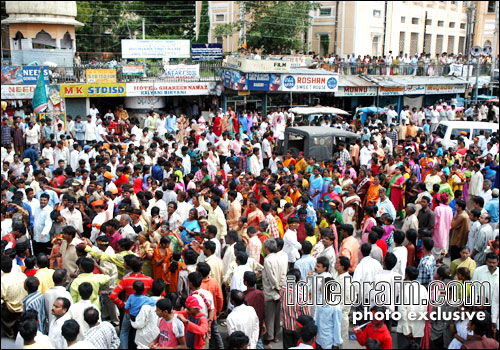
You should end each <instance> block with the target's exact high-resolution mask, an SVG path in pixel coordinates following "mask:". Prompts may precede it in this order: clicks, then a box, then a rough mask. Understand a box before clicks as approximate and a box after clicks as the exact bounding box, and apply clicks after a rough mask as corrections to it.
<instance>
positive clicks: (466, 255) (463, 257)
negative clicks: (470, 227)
mask: <svg viewBox="0 0 500 350" xmlns="http://www.w3.org/2000/svg"><path fill="white" fill-rule="evenodd" d="M461 267H466V268H468V269H469V271H470V273H471V275H472V274H473V273H474V270H475V269H476V262H475V261H474V259H472V258H471V257H470V250H469V248H467V247H463V248H462V250H460V258H458V259H455V260H453V261H452V262H451V264H450V271H451V278H455V277H456V275H457V270H458V269H459V268H461Z"/></svg>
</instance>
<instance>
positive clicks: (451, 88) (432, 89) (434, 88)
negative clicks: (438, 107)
mask: <svg viewBox="0 0 500 350" xmlns="http://www.w3.org/2000/svg"><path fill="white" fill-rule="evenodd" d="M464 92H465V85H427V87H426V92H425V93H426V94H427V95H441V94H463V93H464Z"/></svg>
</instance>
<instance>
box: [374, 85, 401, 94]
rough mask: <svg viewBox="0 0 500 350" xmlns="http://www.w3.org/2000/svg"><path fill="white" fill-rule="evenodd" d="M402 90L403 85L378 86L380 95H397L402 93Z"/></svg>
mask: <svg viewBox="0 0 500 350" xmlns="http://www.w3.org/2000/svg"><path fill="white" fill-rule="evenodd" d="M404 91H405V88H404V86H381V87H379V88H378V94H379V95H380V96H399V95H403V93H404Z"/></svg>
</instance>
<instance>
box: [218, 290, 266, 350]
mask: <svg viewBox="0 0 500 350" xmlns="http://www.w3.org/2000/svg"><path fill="white" fill-rule="evenodd" d="M244 302H245V295H244V294H243V292H242V291H240V290H237V289H234V290H232V291H231V303H232V304H233V305H234V306H235V307H234V309H233V311H231V313H230V314H229V316H228V317H227V320H226V323H227V334H228V335H231V334H232V333H233V332H236V331H241V332H243V333H245V335H246V336H247V337H248V338H249V339H250V342H249V346H248V348H249V349H255V348H256V347H257V341H258V340H259V318H258V316H257V313H256V312H255V309H254V308H253V307H251V306H248V305H245V304H244Z"/></svg>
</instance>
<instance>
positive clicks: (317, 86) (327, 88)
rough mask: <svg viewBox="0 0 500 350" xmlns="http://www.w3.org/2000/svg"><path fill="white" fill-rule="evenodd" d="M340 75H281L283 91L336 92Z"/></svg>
mask: <svg viewBox="0 0 500 350" xmlns="http://www.w3.org/2000/svg"><path fill="white" fill-rule="evenodd" d="M338 88H339V77H338V75H295V74H294V75H286V74H282V75H281V87H280V90H281V91H300V92H336V91H338Z"/></svg>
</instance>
